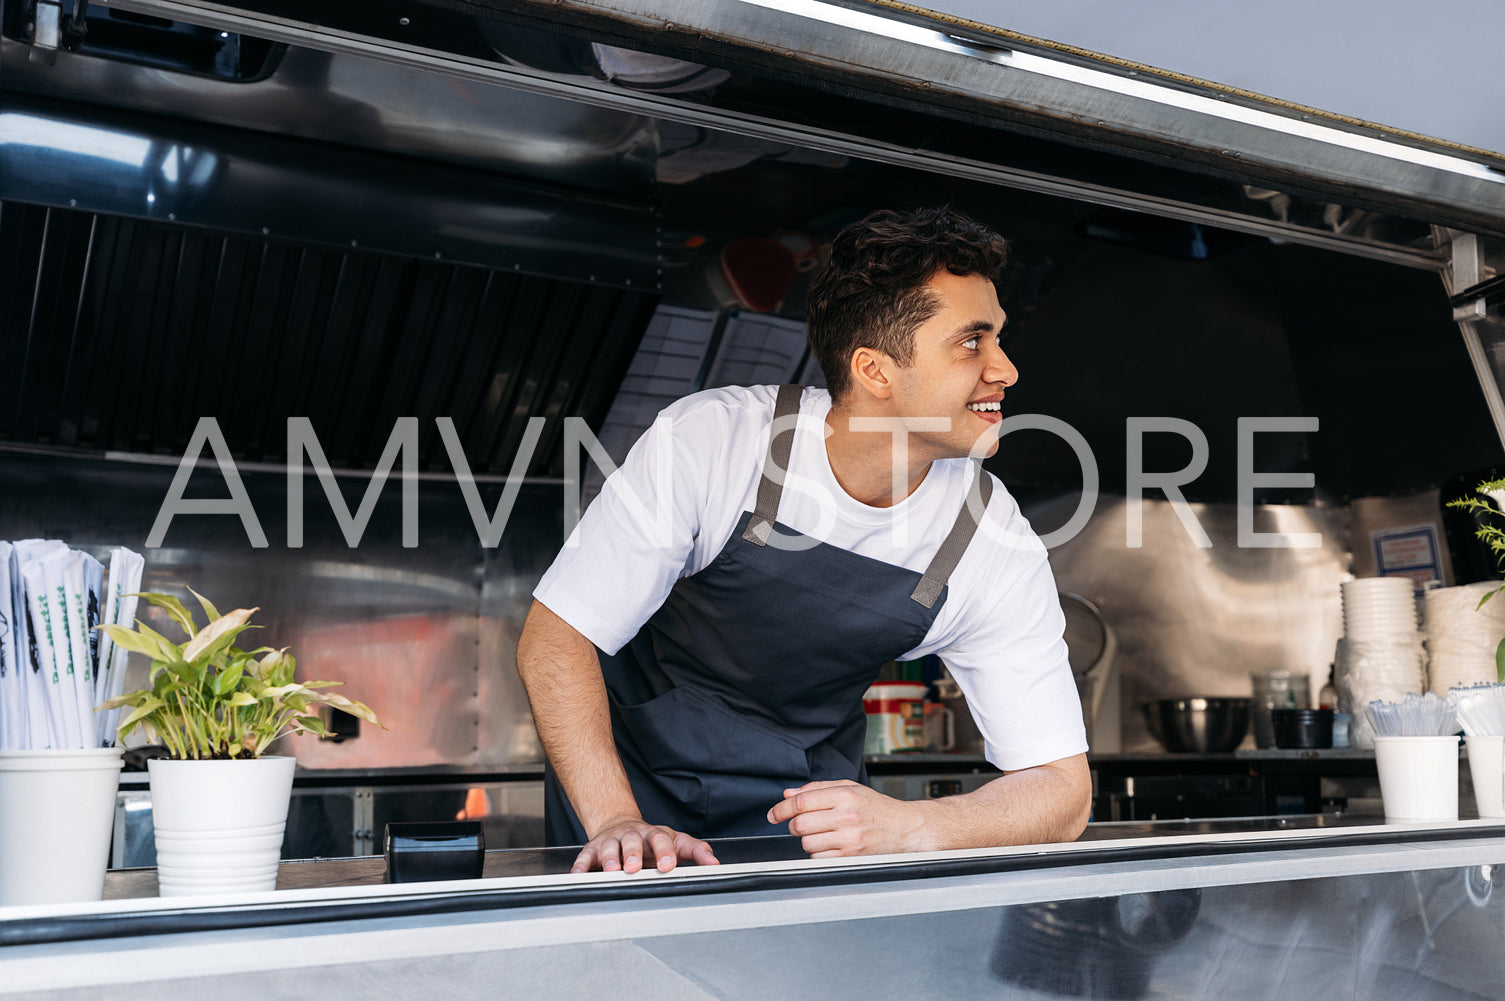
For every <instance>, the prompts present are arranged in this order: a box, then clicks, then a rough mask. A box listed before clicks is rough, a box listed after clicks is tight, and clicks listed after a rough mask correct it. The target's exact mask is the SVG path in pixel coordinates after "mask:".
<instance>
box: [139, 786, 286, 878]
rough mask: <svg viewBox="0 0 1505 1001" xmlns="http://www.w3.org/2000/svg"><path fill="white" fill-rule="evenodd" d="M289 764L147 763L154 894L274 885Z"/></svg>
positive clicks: (284, 818)
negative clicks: (153, 838) (154, 854)
mask: <svg viewBox="0 0 1505 1001" xmlns="http://www.w3.org/2000/svg"><path fill="white" fill-rule="evenodd" d="M295 763H296V759H295V758H291V757H264V758H249V759H245V760H236V761H173V760H167V759H153V760H151V761H148V762H147V764H146V767H147V771H148V772H149V773H150V775H151V788H152V828H153V830H154V831H155V834H156V842H157V892H158V893H159V894H160V895H161V896H164V897H176V896H184V895H188V894H197V893H242V892H247V891H256V890H274V889H276V888H277V863H278V860H279V858H280V856H281V853H282V832H283V829H284V828H285V827H286V826H287V807H288V801H289V800H290V798H291V797H292V793H293V767H294V764H295Z"/></svg>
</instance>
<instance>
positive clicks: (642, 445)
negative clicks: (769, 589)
mask: <svg viewBox="0 0 1505 1001" xmlns="http://www.w3.org/2000/svg"><path fill="white" fill-rule="evenodd" d="M682 404H683V401H681V404H676V405H674V406H671V407H669V408H667V409H666V410H665V411H664V412H663V413H661V414H660V415H659V417H658V419H657V420H656V421H655V422H654V424H653V426H652V427H651V428H649V429H648V430H647V431H646V432H644V434H643V436H642V437H641V438H639V439H638V441H637V443H636V444H635V445H633V447H632V450H631V451H630V452H629V453H628V455H627V459H626V461H625V462H623V463H622V466H621V467H620V468H619V469H618V470H617V471H616V472H614V473H612V474H611V475H610V476H608V477H607V478H606V482H605V484H604V485H603V486H602V488H601V493H600V494H599V495H598V496H597V497H596V499H595V500H594V501H593V502H592V503H591V505H590V507H589V508H587V509H586V511H585V513H584V515H583V516H582V517H581V519H580V524H579V525H577V526H576V528H575V530H574V531H573V532H572V533H571V534H570V537H569V539H567V540H566V541H565V544H564V548H562V549H561V550H560V552H559V555H558V556H557V557H555V559H554V563H553V564H552V565H551V566H550V567H549V569H548V570H547V571H546V572H545V573H544V575H543V579H542V580H541V581H540V582H539V585H538V587H537V588H535V589H534V591H533V596H534V597H535V598H537V599H538V600H539V601H540V602H541V603H543V604H544V605H546V606H548V608H549V610H550V611H552V612H554V614H556V615H558V616H559V617H560V618H562V619H564V620H565V621H566V622H568V623H569V624H570V625H571V626H574V627H575V629H577V630H579V631H580V633H581V635H583V636H585V638H586V639H588V640H590V641H591V642H592V643H594V644H595V645H596V646H598V647H600V648H601V649H602V650H604V651H605V652H607V653H609V654H614V653H616V652H617V651H618V650H620V649H621V648H622V647H623V646H624V645H625V644H626V643H627V641H628V640H630V639H632V637H633V636H634V635H636V634H637V631H638V630H639V629H640V628H641V627H642V625H643V623H644V622H647V621H648V617H649V616H651V615H652V614H653V613H654V611H655V610H657V609H658V607H659V606H660V605H662V604H663V603H664V599H665V598H667V597H668V596H669V591H670V589H671V588H673V586H674V582H675V581H676V580H678V579H679V577H680V576H681V574H682V572H683V570H684V567H685V565H686V563H687V562H688V561H689V558H690V553H691V549H692V547H693V545H694V542H695V537H696V535H697V534H698V533H699V531H700V520H701V514H700V512H701V511H702V508H703V505H704V502H705V497H704V494H705V489H706V488H705V485H706V484H707V483H708V482H709V481H710V478H711V476H712V475H713V471H711V470H708V469H706V468H704V466H705V463H706V461H707V460H706V459H705V458H697V456H702V457H703V456H705V455H706V452H705V450H704V449H703V448H697V447H695V446H694V443H692V442H689V441H686V440H685V439H686V433H687V431H691V430H692V429H694V430H698V431H699V432H700V434H701V435H702V436H703V435H705V434H706V433H714V429H713V428H706V427H705V426H704V424H705V421H707V420H709V421H712V422H714V417H715V409H716V408H710V409H711V411H712V413H711V414H709V415H707V416H706V417H704V418H702V419H701V426H700V427H698V428H696V423H695V421H693V420H690V419H688V418H687V415H686V410H685V406H683V405H682Z"/></svg>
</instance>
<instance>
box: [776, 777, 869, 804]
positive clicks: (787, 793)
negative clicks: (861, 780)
mask: <svg viewBox="0 0 1505 1001" xmlns="http://www.w3.org/2000/svg"><path fill="white" fill-rule="evenodd" d="M856 784H857V783H856V782H853V781H852V780H851V779H821V780H820V781H819V782H806V783H805V784H804V785H802V786H797V787H795V788H793V789H785V790H784V798H785V799H789V798H790V797H791V796H797V795H799V794H800V793H802V792H806V791H808V790H811V789H834V788H836V787H838V786H854V785H856Z"/></svg>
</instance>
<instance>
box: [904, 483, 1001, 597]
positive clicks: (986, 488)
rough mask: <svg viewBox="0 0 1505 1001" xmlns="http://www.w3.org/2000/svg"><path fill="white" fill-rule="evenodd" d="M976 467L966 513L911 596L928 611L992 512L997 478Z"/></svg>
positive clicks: (964, 506) (960, 513) (959, 515)
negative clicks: (984, 517) (983, 519)
mask: <svg viewBox="0 0 1505 1001" xmlns="http://www.w3.org/2000/svg"><path fill="white" fill-rule="evenodd" d="M972 467H973V469H974V470H975V471H976V475H975V476H973V477H972V486H971V487H969V488H968V489H967V499H966V500H964V501H962V509H961V510H960V511H958V512H957V515H956V521H955V523H954V524H952V526H951V531H950V532H949V533H948V534H947V535H946V541H945V542H942V543H941V548H940V549H937V550H936V552H935V556H934V557H932V558H931V560H930V566H928V567H926V568H925V576H923V577H921V578H920V582H919V583H918V584H916V585H915V589H914V593H913V594H911V595H910V596H909V597H910V598H911V599H913V600H914V601H917V602H919V603H920V604H921V605H924V606H925V607H926V608H934V607H935V602H936V599H938V598H939V597H940V596H941V591H942V590H943V589H944V588H945V586H946V582H947V581H948V580H950V579H951V571H953V570H955V569H956V565H957V564H958V563H960V562H961V559H962V553H965V552H966V551H967V546H968V545H970V544H971V542H972V536H974V535H976V534H977V525H978V522H979V521H980V520H981V519H982V515H983V512H984V511H986V510H987V509H988V501H989V500H991V499H992V497H993V477H991V476H989V475H988V474H987V471H986V470H984V469H983V468H982V463H980V462H974V463H973V464H972Z"/></svg>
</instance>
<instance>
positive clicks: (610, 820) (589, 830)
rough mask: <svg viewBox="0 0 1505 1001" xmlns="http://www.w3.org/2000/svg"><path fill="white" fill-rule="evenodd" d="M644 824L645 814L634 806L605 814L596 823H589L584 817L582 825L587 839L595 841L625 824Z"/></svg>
mask: <svg viewBox="0 0 1505 1001" xmlns="http://www.w3.org/2000/svg"><path fill="white" fill-rule="evenodd" d="M642 822H643V814H642V812H641V811H639V810H638V809H637V807H636V806H634V807H632V808H630V809H629V808H623V809H617V810H613V811H611V812H603V813H602V814H601V816H600V819H598V820H596V821H595V822H594V823H591V822H588V821H586V820H585V818H583V817H582V818H581V820H580V825H581V826H582V827H584V828H585V835H586V838H587V839H588V840H592V841H593V840H595V839H596V838H597V837H599V836H600V835H601V832H603V831H609V830H611V829H612V828H614V827H621V826H622V825H624V824H641V823H642Z"/></svg>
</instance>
